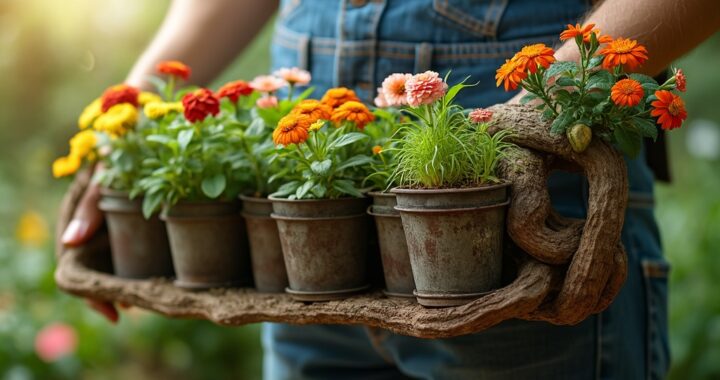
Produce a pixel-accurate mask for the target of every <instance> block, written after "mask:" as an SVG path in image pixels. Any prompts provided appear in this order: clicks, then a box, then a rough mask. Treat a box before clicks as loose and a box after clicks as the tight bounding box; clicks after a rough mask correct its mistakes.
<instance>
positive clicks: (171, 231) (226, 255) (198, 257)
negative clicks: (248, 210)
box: [139, 82, 252, 289]
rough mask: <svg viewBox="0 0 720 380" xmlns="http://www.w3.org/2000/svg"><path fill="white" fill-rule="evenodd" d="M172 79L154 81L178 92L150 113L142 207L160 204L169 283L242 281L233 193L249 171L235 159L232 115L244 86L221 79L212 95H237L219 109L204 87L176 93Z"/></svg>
mask: <svg viewBox="0 0 720 380" xmlns="http://www.w3.org/2000/svg"><path fill="white" fill-rule="evenodd" d="M172 84H173V82H168V83H163V82H160V86H161V87H162V88H163V89H164V91H161V92H164V93H167V94H169V96H171V98H172V99H179V98H181V102H180V105H181V107H180V108H181V110H182V112H178V113H168V114H166V115H163V116H161V117H160V118H158V119H156V122H157V123H156V128H155V129H154V131H153V132H154V133H152V134H150V135H148V136H146V138H145V139H146V141H147V142H148V145H149V146H150V148H151V149H153V150H155V152H156V156H155V157H152V158H149V159H145V160H144V161H143V167H144V171H143V172H144V173H145V175H144V176H143V178H141V179H140V181H139V184H140V187H141V188H142V191H143V192H144V194H145V197H144V200H143V211H144V213H145V215H146V216H149V215H151V214H152V213H153V212H155V211H156V210H158V209H159V208H160V207H161V206H162V208H163V209H162V213H161V218H162V219H163V220H165V221H166V225H167V231H168V235H169V238H170V246H171V248H172V255H173V263H174V265H175V272H176V275H177V278H176V280H175V284H176V285H177V286H180V287H184V288H193V289H204V288H211V287H220V286H234V285H249V284H250V283H251V281H252V276H251V272H250V262H249V255H248V249H247V238H246V235H245V226H244V223H243V219H242V217H241V216H240V203H239V202H238V201H237V197H238V195H239V194H240V193H241V192H242V191H243V190H244V189H246V188H248V187H249V184H250V182H251V179H250V174H249V173H248V172H247V171H246V170H244V169H243V167H242V165H243V164H242V163H243V157H242V145H243V143H244V132H243V129H242V128H241V125H240V124H238V123H237V122H236V120H237V118H238V117H240V118H242V117H243V114H244V113H245V112H246V111H247V109H246V107H247V105H248V104H251V103H250V102H247V101H243V100H241V99H239V97H241V96H247V95H249V94H245V95H241V93H242V94H244V92H243V91H244V90H240V87H241V86H238V83H237V82H232V83H230V84H228V85H226V86H224V87H223V90H221V91H220V92H219V94H220V95H222V96H227V97H231V96H233V97H234V96H235V95H237V96H238V99H237V100H236V102H235V103H236V107H235V108H232V107H225V108H224V109H223V110H222V112H221V107H220V99H219V98H218V96H217V95H216V94H215V93H213V92H212V91H210V90H208V89H206V88H199V89H194V90H190V91H187V90H186V89H181V90H180V91H179V92H177V93H176V92H175V91H174V89H170V90H167V86H171V85H172ZM233 88H234V89H235V90H234V91H233V90H232V89H233ZM238 108H239V109H238Z"/></svg>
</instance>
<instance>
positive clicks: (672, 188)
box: [0, 0, 720, 380]
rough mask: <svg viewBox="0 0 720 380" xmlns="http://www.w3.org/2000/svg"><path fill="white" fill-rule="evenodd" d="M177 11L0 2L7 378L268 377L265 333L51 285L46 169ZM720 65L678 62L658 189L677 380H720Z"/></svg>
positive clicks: (234, 75)
mask: <svg viewBox="0 0 720 380" xmlns="http://www.w3.org/2000/svg"><path fill="white" fill-rule="evenodd" d="M168 3H169V0H156V1H139V0H132V1H128V0H103V1H93V0H69V1H53V0H32V1H27V0H0V380H24V379H48V380H51V379H103V380H105V379H110V380H112V379H128V378H133V379H137V380H143V379H176V380H184V379H219V378H238V377H239V378H243V379H253V378H260V372H261V371H260V368H261V358H262V353H261V348H260V340H259V326H258V325H252V326H247V327H242V328H234V329H230V328H223V327H217V326H214V325H212V324H210V323H207V322H203V321H180V320H168V319H165V318H163V317H159V316H156V315H154V314H150V313H146V312H143V311H140V310H137V309H131V310H130V311H126V312H124V313H123V314H122V317H121V321H120V323H119V324H118V325H117V326H115V327H113V326H111V325H110V324H109V323H108V322H106V321H105V320H104V319H102V318H101V317H100V316H98V315H97V314H95V313H94V312H92V311H90V309H89V308H87V307H86V306H85V304H84V303H83V302H82V301H81V300H78V299H76V298H73V297H70V296H68V295H66V294H64V293H61V292H59V291H58V290H57V289H56V287H55V285H54V282H53V270H54V265H55V259H54V255H53V248H52V246H53V244H52V231H53V228H54V225H53V224H54V216H55V213H56V211H57V206H58V204H59V201H60V198H61V197H62V194H63V192H64V190H65V187H66V186H67V182H66V181H57V180H54V179H53V178H52V176H51V173H50V163H51V162H52V160H53V159H54V158H55V157H57V156H59V155H62V154H64V153H65V152H66V150H67V146H66V144H67V139H68V138H69V137H70V136H71V135H72V134H73V133H74V132H75V130H76V118H77V115H78V114H79V112H80V111H81V110H82V108H83V107H84V106H85V105H86V104H87V103H89V102H90V101H91V100H92V99H94V97H95V96H96V95H97V94H99V93H101V91H102V90H104V89H105V88H106V87H108V86H109V85H111V84H114V83H117V82H120V81H122V79H123V78H124V76H125V74H126V73H127V71H128V70H129V69H130V67H131V65H132V63H133V62H134V60H135V58H136V57H137V56H138V55H139V54H140V52H141V51H142V50H143V48H144V47H145V45H146V44H147V43H148V42H149V39H150V38H151V36H152V34H153V32H154V31H155V30H156V28H157V27H158V26H159V23H160V21H161V20H162V17H163V15H164V12H165V10H166V8H167V6H168ZM269 43H270V30H269V29H268V28H266V30H265V31H264V32H263V33H262V34H261V35H260V37H259V38H258V39H257V40H256V41H255V42H254V43H253V45H252V46H251V47H250V48H249V49H248V50H247V51H246V53H245V54H244V55H243V56H242V57H239V58H238V60H237V61H236V62H235V63H234V64H233V65H232V66H231V67H230V68H229V69H228V70H227V71H226V72H225V73H224V74H223V75H222V77H221V78H218V81H217V82H218V83H219V82H223V81H226V80H230V79H251V78H252V77H254V76H255V75H257V74H261V73H264V72H265V71H266V70H267V67H268V46H269ZM717 62H720V35H715V36H714V37H713V38H712V39H710V40H709V41H707V42H706V43H705V44H703V45H702V46H701V47H700V48H698V49H697V50H695V51H694V52H692V53H691V54H689V55H688V56H686V57H684V58H682V59H681V60H680V61H678V62H677V65H678V66H680V67H682V68H683V69H684V71H685V72H686V73H687V76H688V86H687V87H688V92H687V94H686V96H685V99H686V101H687V106H688V111H689V114H690V118H689V119H688V122H687V123H686V126H685V127H684V128H683V129H682V130H680V131H678V132H674V133H672V134H671V136H670V151H671V164H672V174H673V177H674V178H673V183H672V184H671V185H662V184H661V185H659V186H658V188H657V193H658V194H657V203H658V207H657V216H658V219H659V222H660V228H661V231H662V234H663V244H664V246H665V252H666V255H667V257H668V259H669V261H670V263H671V264H672V266H673V269H672V272H671V284H670V289H671V295H670V329H671V343H672V350H673V369H672V376H671V377H672V378H674V379H687V378H692V379H711V378H719V377H720V297H718V296H717V295H718V294H720V281H717V279H718V278H720V257H718V255H719V252H720V196H718V194H719V193H718V189H720V107H717V105H715V104H714V102H715V99H716V96H715V94H716V92H717V89H718V88H720V70H718V69H717ZM481 79H482V78H481ZM484 80H490V78H485V79H484ZM58 326H60V328H58ZM64 326H67V327H69V329H65V328H64ZM68 331H70V332H71V333H74V334H75V337H76V339H77V346H76V348H75V349H74V350H72V352H71V354H69V355H65V356H63V357H62V358H59V359H57V360H51V356H52V355H51V353H48V352H45V351H43V347H42V345H43V342H41V341H42V340H43V339H47V338H48V337H50V339H53V338H58V339H59V340H60V341H61V343H62V341H63V337H66V336H67V335H63V333H66V332H68ZM42 332H44V334H43V333H42ZM54 334H55V335H54ZM53 335H54V336H53ZM71 335H72V334H71ZM38 336H40V337H41V338H40V339H36V338H37V337H38ZM70 338H72V336H70ZM36 340H37V341H38V342H37V343H38V344H39V346H41V347H36ZM70 340H71V339H70ZM65 343H72V342H71V341H65ZM38 348H39V349H40V351H42V352H40V353H39V352H38V351H37V349H38ZM45 349H47V347H46V348H45ZM43 352H44V354H43ZM39 354H40V355H39ZM43 355H44V357H45V359H41V356H43Z"/></svg>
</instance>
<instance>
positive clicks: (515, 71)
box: [495, 59, 527, 91]
mask: <svg viewBox="0 0 720 380" xmlns="http://www.w3.org/2000/svg"><path fill="white" fill-rule="evenodd" d="M525 78H527V73H526V72H525V71H524V70H522V69H521V68H520V63H519V62H517V61H515V60H512V59H506V60H505V63H504V64H503V65H502V66H500V68H499V69H497V71H496V72H495V79H496V80H497V82H496V83H495V85H496V86H497V87H500V83H503V82H504V83H505V91H510V90H515V89H517V87H518V84H519V83H520V82H522V81H523V79H525Z"/></svg>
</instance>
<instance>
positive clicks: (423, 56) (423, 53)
mask: <svg viewBox="0 0 720 380" xmlns="http://www.w3.org/2000/svg"><path fill="white" fill-rule="evenodd" d="M432 56H433V48H432V45H430V44H429V43H426V42H424V43H419V44H417V45H415V72H416V73H421V72H425V71H427V70H430V66H431V65H432Z"/></svg>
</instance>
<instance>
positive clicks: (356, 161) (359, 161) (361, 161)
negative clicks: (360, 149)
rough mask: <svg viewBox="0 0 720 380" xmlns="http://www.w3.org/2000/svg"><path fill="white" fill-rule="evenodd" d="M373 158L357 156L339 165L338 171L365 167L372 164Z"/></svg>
mask: <svg viewBox="0 0 720 380" xmlns="http://www.w3.org/2000/svg"><path fill="white" fill-rule="evenodd" d="M372 161H373V160H372V157H370V156H365V155H357V156H353V157H350V158H348V159H347V160H345V161H344V162H342V163H341V164H340V165H338V167H337V169H336V171H341V170H343V169H347V168H351V167H353V166H359V165H365V164H369V163H371V162H372Z"/></svg>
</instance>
